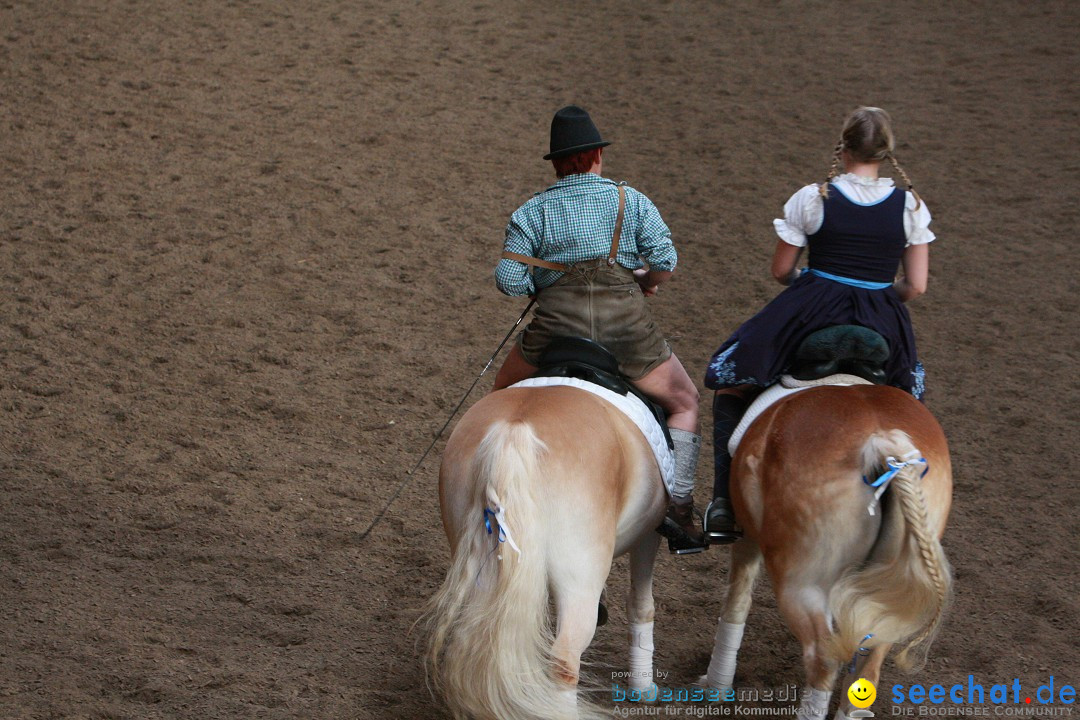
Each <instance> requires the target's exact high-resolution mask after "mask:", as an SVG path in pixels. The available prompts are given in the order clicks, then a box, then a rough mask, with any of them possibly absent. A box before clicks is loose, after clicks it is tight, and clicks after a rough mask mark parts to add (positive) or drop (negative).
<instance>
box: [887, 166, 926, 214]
mask: <svg viewBox="0 0 1080 720" xmlns="http://www.w3.org/2000/svg"><path fill="white" fill-rule="evenodd" d="M888 157H889V162H891V163H892V166H893V167H894V168H895V169H896V172H897V174H899V175H900V177H902V178H903V179H904V184H906V185H907V189H908V192H909V193H911V194H912V195H914V196H915V209H916V210H918V209H919V207H920V206H921V205H922V198H921V197H919V193H917V192H915V186H914V185H912V184H911V178H909V177H908V176H907V173H906V172H904V168H902V167H900V163H898V162H897V161H896V156H895V155H893V154H892V153H889V155H888Z"/></svg>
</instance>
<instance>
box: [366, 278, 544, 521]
mask: <svg viewBox="0 0 1080 720" xmlns="http://www.w3.org/2000/svg"><path fill="white" fill-rule="evenodd" d="M535 303H536V298H533V299H531V300H530V301H529V304H528V305H526V306H525V309H524V310H522V312H521V315H520V316H519V317H518V319H517V320H516V321H515V322H514V324H513V326H512V327H511V328H510V331H509V332H507V333H506V337H504V338H503V339H502V342H501V343H499V347H497V348H495V352H493V353H492V354H491V357H490V358H488V361H487V364H486V365H484V369H483V370H481V371H480V374H479V375H477V376H476V379H475V380H473V384H472V385H470V386H469V389H468V390H466V391H465V395H464V396H463V397H462V398H461V402H459V403H458V404H457V406H456V407H455V408H454V411H453V412H452V413H450V417H448V418H446V422H445V423H443V426H442V428H440V429H439V432H438V433H436V435H435V439H434V440H432V441H431V444H430V445H428V449H427V450H425V451H424V454H423V455H421V456H420V459H419V460H417V462H416V465H414V466H413V469H412V470H410V471H409V472H408V474H407V476H406V478H405V479H404V480H402V481H401V483H399V484H398V486H397V489H396V490H394V494H393V495H391V496H390V499H389V500H387V501H386V505H384V506H383V509H382V510H380V511H379V514H378V515H376V516H375V519H374V520H372V521H371V524H370V525H368V527H367V530H365V531H364V532H362V533H360V538H359V539H360V540H363V539H364V538H366V537H367V536H368V533H370V532H371V530H372V529H373V528H374V527H375V525H377V524H378V522H379V521H380V520H382V519H383V515H385V514H386V511H387V510H389V509H390V506H391V505H392V504H393V503H394V501H395V500H397V496H398V495H400V494H401V491H402V490H404V489H405V486H406V485H408V484H409V480H412V474H413V473H414V472H416V471H417V470H418V469H419V468H420V465H421V464H422V463H423V462H424V460H425V459H426V458H427V456H428V453H430V452H431V449H432V448H434V447H435V443H437V442H439V438H440V437H442V434H443V432H445V431H446V428H447V427H449V426H450V421H451V420H453V419H454V416H455V415H457V412H458V410H460V409H461V406H462V405H464V404H465V400H466V399H468V397H469V394H470V393H471V392H472V391H473V389H474V388H475V387H476V384H477V383H478V382H480V378H482V377H484V373H486V372H487V371H488V368H490V367H491V363H493V362H495V358H496V357H497V356H498V355H499V351H500V350H502V349H503V345H505V344H506V341H507V340H509V339H510V336H511V335H513V334H514V330H516V329H517V326H518V325H520V324H521V321H522V320H524V319H525V316H526V315H528V314H529V311H530V310H532V306H533V305H534V304H535Z"/></svg>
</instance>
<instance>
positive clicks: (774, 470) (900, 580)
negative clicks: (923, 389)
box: [701, 385, 952, 718]
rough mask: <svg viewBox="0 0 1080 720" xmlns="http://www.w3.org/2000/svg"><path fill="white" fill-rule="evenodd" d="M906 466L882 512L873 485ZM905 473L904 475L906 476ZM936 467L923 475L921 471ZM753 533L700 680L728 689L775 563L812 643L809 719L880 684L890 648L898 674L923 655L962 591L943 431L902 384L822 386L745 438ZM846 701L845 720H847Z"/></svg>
mask: <svg viewBox="0 0 1080 720" xmlns="http://www.w3.org/2000/svg"><path fill="white" fill-rule="evenodd" d="M890 467H891V468H893V470H894V471H895V473H894V475H893V476H892V477H891V480H889V483H890V484H889V485H888V492H887V493H885V495H884V496H883V497H882V499H881V502H880V504H879V503H878V502H877V501H876V499H875V493H874V490H873V489H872V488H870V487H868V486H867V484H865V483H864V482H863V480H862V478H863V477H866V478H869V479H870V480H871V481H873V480H875V479H877V478H881V477H882V476H885V475H887V473H888V472H889V471H890ZM896 468H900V469H899V470H896ZM924 473H925V474H924ZM732 490H733V497H732V500H733V502H734V506H735V512H736V516H737V517H738V518H739V521H740V523H741V524H742V526H743V528H744V530H745V533H746V538H745V539H744V540H743V541H742V542H739V543H736V544H735V545H733V546H732V567H731V577H730V584H729V587H728V594H727V599H726V602H725V603H724V608H723V613H722V615H721V618H720V627H719V630H718V632H717V636H716V645H715V647H714V650H713V656H712V661H711V663H710V664H709V671H708V674H707V675H706V676H705V678H703V679H702V681H701V682H702V683H703V684H707V685H709V686H711V687H717V688H730V687H731V685H732V680H733V679H734V675H735V660H736V655H737V653H738V649H739V644H740V642H741V639H742V632H743V628H744V625H745V622H746V616H747V614H748V613H749V611H750V604H751V590H752V589H753V584H754V580H755V578H756V576H757V574H758V571H759V569H760V566H761V561H762V559H764V561H765V567H766V569H767V571H768V573H769V577H770V578H771V580H772V584H773V588H774V590H775V592H776V596H777V602H778V607H779V609H780V612H781V614H782V615H783V617H784V619H785V621H786V622H787V624H788V626H789V627H790V628H791V630H792V631H793V632H794V633H795V635H796V636H797V637H798V639H799V642H800V643H801V644H802V651H803V662H804V664H805V668H806V680H807V685H808V687H804V689H803V692H802V704H801V706H800V709H799V715H800V716H801V717H803V718H821V717H824V716H825V715H826V714H827V712H828V706H829V699H830V695H831V692H832V689H833V687H834V685H835V684H836V680H837V676H838V675H839V674H840V672H841V670H844V671H846V674H847V677H846V679H845V680H844V682H843V683H842V684H841V688H842V690H844V691H846V689H847V688H848V686H849V685H850V684H851V683H852V682H854V681H855V680H856V679H858V678H860V677H862V678H866V679H868V680H869V681H870V682H872V683H874V684H875V685H877V683H878V680H879V678H880V672H881V663H882V661H883V660H884V658H885V655H886V653H887V652H888V651H889V648H890V647H891V646H892V645H900V646H902V652H901V653H900V654H899V656H898V657H897V664H899V665H900V666H901V667H911V666H912V665H914V664H916V663H917V660H918V659H919V658H923V657H925V653H926V651H927V649H928V646H929V644H930V642H931V641H932V640H933V638H934V635H935V634H936V631H937V629H938V626H939V623H940V621H941V616H942V612H943V610H944V608H945V605H946V603H947V601H948V598H949V595H950V591H951V583H952V580H951V576H950V571H949V565H948V563H947V561H946V559H945V555H944V553H943V552H942V548H941V543H940V537H941V535H942V533H943V532H944V531H945V522H946V519H947V517H948V514H949V506H950V503H951V498H952V466H951V464H950V461H949V450H948V447H947V445H946V442H945V436H944V434H943V433H942V430H941V426H940V425H938V423H937V421H936V420H935V419H934V417H933V416H932V415H931V414H930V412H929V411H928V410H927V409H926V408H925V407H924V406H923V405H922V403H920V402H919V401H918V400H916V399H915V398H913V397H912V396H911V395H909V394H907V393H905V392H903V391H902V390H897V389H896V388H892V387H885V386H879V385H855V386H851V387H817V388H811V389H808V390H803V391H801V392H799V393H797V394H794V395H791V396H789V397H787V398H784V399H782V400H780V401H779V402H778V403H777V404H775V405H773V406H772V407H771V408H769V409H768V410H766V411H765V412H764V413H763V414H762V415H761V416H760V417H759V418H758V419H757V420H756V421H755V422H754V423H753V424H752V425H751V426H750V427H749V429H748V430H747V432H746V435H745V436H744V437H743V439H742V442H741V443H740V445H739V448H738V451H737V452H736V454H735V457H734V461H733V465H732ZM851 712H852V706H851V705H850V703H849V702H848V701H847V700H844V701H843V702H842V703H841V705H840V708H839V709H838V710H837V718H844V717H849V716H850V713H851Z"/></svg>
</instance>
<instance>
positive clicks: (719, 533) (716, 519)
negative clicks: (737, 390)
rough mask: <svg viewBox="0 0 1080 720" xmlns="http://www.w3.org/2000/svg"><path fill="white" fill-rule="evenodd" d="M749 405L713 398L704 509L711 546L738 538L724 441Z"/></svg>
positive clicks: (734, 399)
mask: <svg viewBox="0 0 1080 720" xmlns="http://www.w3.org/2000/svg"><path fill="white" fill-rule="evenodd" d="M749 405H750V402H749V401H748V400H745V399H744V398H742V397H740V396H738V395H734V394H731V393H723V394H720V395H716V396H714V397H713V469H714V473H715V474H714V480H713V501H712V502H711V503H709V507H708V508H706V509H705V537H706V539H707V540H708V541H709V542H710V543H713V544H724V543H732V542H735V541H736V540H738V539H739V538H741V537H742V529H741V528H740V527H739V526H738V525H737V524H736V523H735V510H734V508H732V506H731V490H730V488H729V487H728V479H729V475H730V474H731V455H730V454H729V453H728V441H729V440H731V434H732V433H733V432H735V428H736V427H738V425H739V420H741V419H742V416H743V412H745V411H746V408H747V406H749Z"/></svg>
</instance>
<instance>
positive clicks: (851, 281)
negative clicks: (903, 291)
mask: <svg viewBox="0 0 1080 720" xmlns="http://www.w3.org/2000/svg"><path fill="white" fill-rule="evenodd" d="M809 272H810V274H811V275H817V276H818V277H821V278H825V279H826V280H832V281H833V282H838V283H843V284H844V285H851V286H852V287H857V288H862V289H864V290H884V289H885V288H887V287H892V283H880V282H870V281H869V280H856V279H855V278H849V277H844V276H843V275H833V274H832V273H827V272H825V271H823V270H814V269H811V270H810V271H809Z"/></svg>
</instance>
